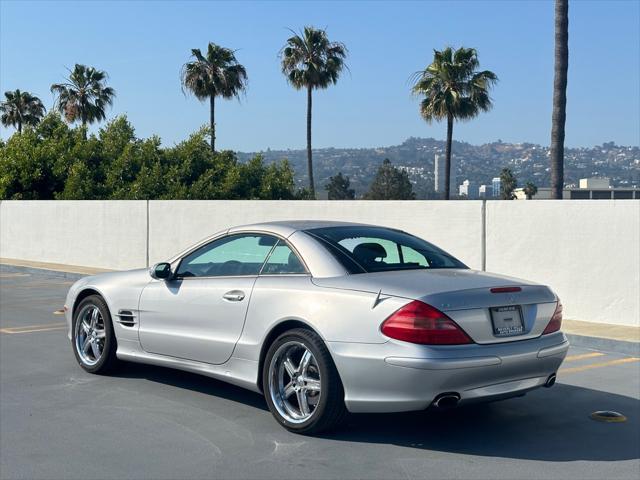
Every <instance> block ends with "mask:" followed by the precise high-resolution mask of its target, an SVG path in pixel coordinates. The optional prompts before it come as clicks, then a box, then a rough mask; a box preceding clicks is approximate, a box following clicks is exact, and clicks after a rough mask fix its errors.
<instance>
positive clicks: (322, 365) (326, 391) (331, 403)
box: [262, 328, 347, 435]
mask: <svg viewBox="0 0 640 480" xmlns="http://www.w3.org/2000/svg"><path fill="white" fill-rule="evenodd" d="M291 341H295V342H300V343H301V344H303V345H304V347H306V348H307V349H308V350H309V351H310V352H311V353H312V354H313V356H314V357H315V361H316V364H317V366H318V369H319V373H320V378H321V394H320V399H319V400H318V403H317V406H316V407H315V410H314V412H313V414H312V415H311V417H310V418H309V419H308V420H306V421H304V422H303V423H292V422H290V421H288V420H287V419H286V418H285V417H284V416H283V415H281V414H280V412H279V411H278V409H277V408H276V406H275V405H274V402H273V399H272V398H271V392H270V385H269V382H270V372H269V369H270V365H271V361H272V359H273V356H274V355H275V354H276V352H277V351H278V349H279V348H280V347H281V346H282V345H284V344H286V343H288V342H291ZM262 388H263V392H264V395H265V398H266V400H267V405H268V406H269V410H270V411H271V413H272V414H273V416H274V417H275V419H276V420H277V421H278V423H280V424H281V425H282V426H283V427H285V428H286V429H287V430H289V431H291V432H294V433H300V434H306V435H310V434H317V433H320V432H326V431H328V430H331V429H334V428H336V427H338V426H339V425H340V424H341V423H342V422H343V421H344V419H345V417H346V415H347V409H346V407H345V404H344V389H343V387H342V382H341V380H340V376H339V374H338V370H337V369H336V366H335V364H334V363H333V359H332V358H331V354H330V353H329V351H328V350H327V347H326V346H325V344H324V342H323V341H322V339H321V338H320V337H319V336H318V335H317V334H316V333H314V332H313V331H311V330H307V329H304V328H296V329H293V330H289V331H287V332H284V333H283V334H282V335H280V336H279V337H278V338H277V339H276V340H275V341H274V342H273V343H272V344H271V345H270V346H269V350H268V351H267V354H266V356H265V360H264V364H263V368H262Z"/></svg>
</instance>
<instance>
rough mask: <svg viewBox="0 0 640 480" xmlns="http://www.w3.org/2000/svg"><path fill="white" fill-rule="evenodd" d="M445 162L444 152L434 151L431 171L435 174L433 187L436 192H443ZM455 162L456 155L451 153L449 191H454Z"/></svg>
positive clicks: (455, 183)
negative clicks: (432, 169)
mask: <svg viewBox="0 0 640 480" xmlns="http://www.w3.org/2000/svg"><path fill="white" fill-rule="evenodd" d="M445 163H446V157H445V156H444V154H442V153H436V155H435V158H434V172H433V173H434V176H435V184H434V188H435V190H436V192H440V193H442V192H444V177H445V172H444V165H445ZM457 163H458V162H456V156H455V155H451V172H450V178H449V191H450V192H455V191H456V185H457V182H456V176H457Z"/></svg>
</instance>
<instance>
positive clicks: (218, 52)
mask: <svg viewBox="0 0 640 480" xmlns="http://www.w3.org/2000/svg"><path fill="white" fill-rule="evenodd" d="M191 56H192V57H193V60H192V61H190V62H187V63H185V64H184V65H183V67H182V72H181V79H182V85H183V88H186V89H187V90H188V91H190V92H191V93H193V95H195V97H196V98H197V99H198V100H200V101H205V100H207V99H208V100H209V122H210V128H211V151H213V152H215V151H216V121H215V118H216V117H215V112H216V108H215V104H216V97H222V98H227V99H229V98H233V97H236V98H239V97H240V94H241V93H242V92H244V91H245V90H246V87H247V71H246V70H245V68H244V67H243V66H242V65H240V63H238V60H237V59H236V56H235V52H234V51H233V50H230V49H228V48H224V47H221V46H219V45H216V44H215V43H211V42H209V45H208V47H207V55H206V56H204V55H203V54H202V52H201V51H200V49H199V48H194V49H193V50H191Z"/></svg>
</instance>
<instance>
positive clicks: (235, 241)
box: [177, 233, 278, 277]
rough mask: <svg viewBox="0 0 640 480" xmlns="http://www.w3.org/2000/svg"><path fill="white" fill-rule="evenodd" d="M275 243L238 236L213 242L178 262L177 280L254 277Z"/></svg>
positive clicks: (272, 239)
mask: <svg viewBox="0 0 640 480" xmlns="http://www.w3.org/2000/svg"><path fill="white" fill-rule="evenodd" d="M277 241H278V239H277V238H275V237H272V236H270V235H262V234H253V233H249V234H238V235H230V236H228V237H224V238H220V239H218V240H214V241H213V242H211V243H208V244H207V245H204V246H202V247H200V248H199V249H197V250H196V251H195V252H192V253H190V254H189V255H187V256H186V257H184V258H183V259H182V261H181V262H180V266H179V267H178V271H177V276H178V277H222V276H237V275H257V274H258V273H259V272H260V269H261V268H262V265H263V264H264V261H265V260H266V258H267V255H269V252H271V250H272V249H273V246H274V245H275V244H276V242H277Z"/></svg>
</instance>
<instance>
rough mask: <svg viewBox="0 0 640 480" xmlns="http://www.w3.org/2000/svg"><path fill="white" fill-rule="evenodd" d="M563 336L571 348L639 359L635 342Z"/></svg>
mask: <svg viewBox="0 0 640 480" xmlns="http://www.w3.org/2000/svg"><path fill="white" fill-rule="evenodd" d="M565 335H566V336H567V338H568V339H569V343H570V344H571V346H573V347H581V348H589V349H592V350H602V351H605V352H616V353H622V354H624V355H632V356H634V357H640V343H637V342H625V341H623V340H613V339H611V338H602V337H589V336H586V335H576V334H574V333H565Z"/></svg>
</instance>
